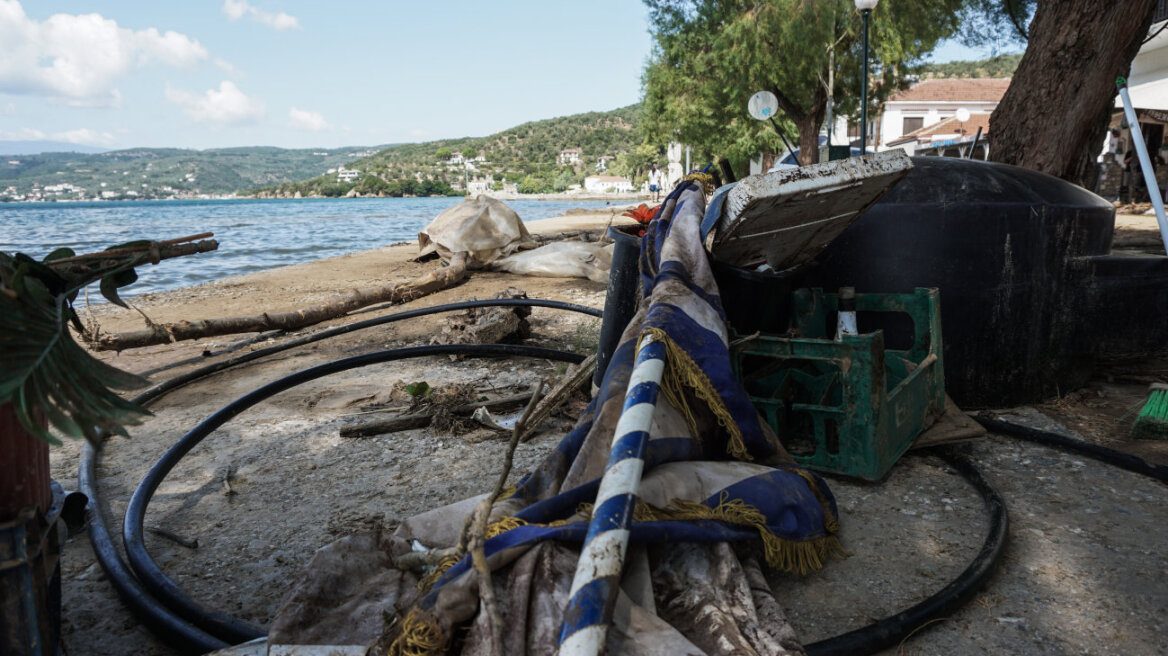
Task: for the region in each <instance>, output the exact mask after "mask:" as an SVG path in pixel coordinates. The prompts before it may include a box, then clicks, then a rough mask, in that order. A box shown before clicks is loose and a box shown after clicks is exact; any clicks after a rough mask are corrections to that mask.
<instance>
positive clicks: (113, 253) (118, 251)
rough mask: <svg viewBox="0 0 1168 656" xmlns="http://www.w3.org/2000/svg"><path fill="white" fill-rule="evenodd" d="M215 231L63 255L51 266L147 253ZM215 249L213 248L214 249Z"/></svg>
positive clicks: (199, 237) (210, 234) (193, 239)
mask: <svg viewBox="0 0 1168 656" xmlns="http://www.w3.org/2000/svg"><path fill="white" fill-rule="evenodd" d="M214 236H215V233H213V232H200V233H199V234H197V235H190V236H188V237H179V238H178V239H167V240H166V241H152V242H150V243H149V244H143V245H141V246H131V247H129V248H111V249H110V250H107V251H97V252H94V253H84V254H82V255H74V256H73V257H63V258H61V259H59V260H53V261H52V262H49V266H52V267H57V266H61V265H62V264H71V263H73V262H82V261H87V260H103V259H106V258H110V257H118V256H121V255H133V254H136V253H147V252H149V251H150V250H151V249H159V250H161V249H163V248H166V247H167V246H177V245H178V244H185V243H186V242H189V241H195V240H196V239H206V238H207V237H214ZM212 250H213V249H212Z"/></svg>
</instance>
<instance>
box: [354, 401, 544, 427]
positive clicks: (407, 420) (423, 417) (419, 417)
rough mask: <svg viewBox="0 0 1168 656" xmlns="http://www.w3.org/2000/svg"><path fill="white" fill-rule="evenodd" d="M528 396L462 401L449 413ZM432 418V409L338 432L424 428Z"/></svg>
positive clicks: (501, 404)
mask: <svg viewBox="0 0 1168 656" xmlns="http://www.w3.org/2000/svg"><path fill="white" fill-rule="evenodd" d="M530 398H531V394H530V393H527V394H513V395H511V396H504V397H502V398H498V399H491V400H489V401H480V402H478V403H464V404H463V405H459V406H455V407H454V408H452V409H451V410H450V413H451V414H455V415H469V414H471V413H472V412H474V411H475V410H478V409H479V408H482V407H486V408H487V409H488V410H497V409H501V408H506V407H510V406H513V405H518V404H520V403H525V402H527V401H528V399H530ZM433 418H434V411H428V412H418V413H413V414H408V415H400V416H398V417H391V418H389V419H375V420H373V421H368V422H365V423H361V424H357V425H355V426H345V427H343V428H341V433H340V434H341V437H369V436H372V435H383V434H385V433H394V432H397V431H403V430H410V429H412V428H425V427H426V426H429V425H430V420H431V419H433Z"/></svg>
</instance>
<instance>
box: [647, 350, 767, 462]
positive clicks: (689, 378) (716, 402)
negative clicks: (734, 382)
mask: <svg viewBox="0 0 1168 656" xmlns="http://www.w3.org/2000/svg"><path fill="white" fill-rule="evenodd" d="M650 335H651V336H652V337H653V339H655V340H658V341H661V342H663V343H664V344H665V373H664V375H663V376H662V377H661V389H662V391H663V392H664V393H665V398H666V400H668V401H669V403H670V404H672V405H673V406H674V407H675V408H677V409H678V410H679V411H681V414H682V415H683V416H684V417H685V421H686V423H687V424H689V428H690V430H691V431H693V433H694V436H695V437H700V436H699V435H698V429H697V418H696V417H695V416H694V413H693V408H691V407H690V406H689V403H687V402H686V400H685V394H684V391H685V389H687V388H688V389H690V390H692V391H693V393H694V395H695V396H697V397H698V400H700V401H703V402H705V404H706V407H707V408H709V409H710V412H712V413H714V416H715V417H716V418H717V419H718V425H719V426H721V427H722V428H724V429H725V430H726V434H727V435H728V439H727V441H726V452H727V453H729V454H730V456H731V457H732V458H735V459H737V460H743V461H747V462H749V461H751V460H754V458H752V457H751V455H750V454H749V453H747V451H746V444H745V443H744V442H743V441H742V429H741V428H739V427H738V424H737V422H735V421H734V418H733V417H731V416H730V410H729V409H728V408H727V407H726V404H725V403H723V402H722V397H721V396H719V395H718V390H717V389H715V388H714V384H713V383H711V382H710V379H709V378H708V377H707V376H706V373H705V372H704V371H702V370H701V367H698V365H697V363H696V362H694V361H693V359H691V358H690V357H689V354H688V353H686V352H685V349H683V348H681V347H680V346H678V345H677V343H676V342H674V341H673V339H671V338H670V337H669V335H667V334H666V333H665V331H664V330H662V329H660V328H649V329H648V330H646V331H645V332H644V333H642V334H641V338H640V341H639V342H638V343H637V350H638V351H639V350H640V347H641V344H640V342H642V341H644V340H645V337H647V336H650Z"/></svg>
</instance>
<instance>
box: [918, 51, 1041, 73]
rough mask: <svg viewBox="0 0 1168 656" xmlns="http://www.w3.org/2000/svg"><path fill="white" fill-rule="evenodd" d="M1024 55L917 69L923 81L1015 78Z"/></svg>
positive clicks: (924, 66) (929, 65)
mask: <svg viewBox="0 0 1168 656" xmlns="http://www.w3.org/2000/svg"><path fill="white" fill-rule="evenodd" d="M1020 61H1022V54H1021V53H1018V54H1013V55H998V56H996V57H990V58H989V59H982V60H979V61H952V62H945V63H944V64H925V65H923V66H920V67H918V68H917V69H916V71H915V73H916V74H917V75H920V76H921V79H930V78H971V77H1014V71H1015V70H1017V68H1018V62H1020Z"/></svg>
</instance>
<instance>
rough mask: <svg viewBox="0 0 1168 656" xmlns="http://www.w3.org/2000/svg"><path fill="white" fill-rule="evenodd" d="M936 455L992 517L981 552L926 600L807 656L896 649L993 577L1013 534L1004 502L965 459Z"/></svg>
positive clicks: (818, 645) (944, 451)
mask: <svg viewBox="0 0 1168 656" xmlns="http://www.w3.org/2000/svg"><path fill="white" fill-rule="evenodd" d="M930 451H932V449H930ZM935 452H936V454H937V455H938V456H940V457H941V459H942V460H944V461H945V462H946V463H948V464H949V466H951V467H953V468H954V469H956V470H957V472H958V473H959V474H961V475H962V476H963V477H964V478H965V480H967V481H969V482H970V484H972V485H973V487H974V488H975V489H976V490H977V491H978V493H979V494H981V498H982V501H983V502H984V503H985V508H986V511H988V512H989V516H990V528H989V532H988V533H987V534H986V539H985V541H984V542H983V543H982V545H981V550H980V551H978V553H977V556H976V557H974V559H973V561H971V562H970V563H969V566H968V567H966V568H965V571H963V572H961V574H960V575H959V576H958V577H957V578H956V579H953V581H951V582H950V583H949V585H946V586H945V587H944V588H941V590H939V591H938V592H937V593H936V594H934V595H932V596H931V597H929V598H928V599H925V600H924V601H922V602H920V603H918V604H916V605H914V606H912V607H910V608H907V609H905V610H902V611H900V612H899V613H897V614H895V615H891V616H889V617H886V618H884V619H882V620H879V621H877V622H874V623H872V624H869V625H868V626H865V627H862V628H859V629H856V630H855V631H849V632H847V633H843V634H840V635H838V636H835V637H834V638H828V639H827V640H820V641H819V642H814V643H811V644H810V645H807V646H806V647H805V649H806V650H807V656H860V655H862V654H871V653H874V652H877V651H880V650H881V649H887V648H888V647H892V646H893V645H896V644H898V643H899V642H900V641H901V640H903V639H904V638H905V637H907V636H908V635H909V634H911V633H912V632H913V631H915V630H917V629H918V628H919V627H921V626H924V625H925V624H927V623H928V622H929V621H930V620H932V619H933V618H936V617H945V616H946V615H949V614H951V613H952V612H953V611H955V610H957V609H958V608H960V607H961V606H963V605H965V602H967V601H969V599H970V598H971V597H972V596H973V595H974V594H976V593H977V591H978V590H979V589H980V588H981V586H982V585H983V584H984V583H985V582H986V580H987V579H988V578H989V576H990V574H992V573H993V571H994V567H995V566H996V565H997V563H998V557H999V556H1001V555H1002V551H1003V550H1004V549H1005V548H1006V538H1007V536H1008V535H1009V532H1010V518H1009V515H1008V513H1007V512H1006V502H1005V501H1003V500H1002V496H1001V495H1000V494H998V491H997V490H995V489H994V488H993V486H992V485H990V484H989V482H988V481H987V480H986V479H985V477H984V476H982V475H981V472H980V471H978V469H977V468H976V467H974V466H973V463H971V462H970V461H969V460H968V459H966V458H965V457H964V456H961V455H958V454H957V453H956V452H954V451H952V450H951V449H949V448H941V449H938V450H936V451H935Z"/></svg>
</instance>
